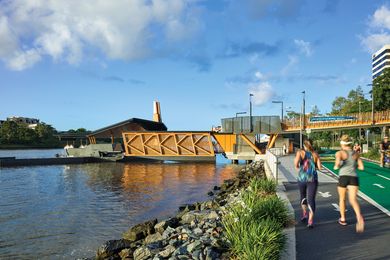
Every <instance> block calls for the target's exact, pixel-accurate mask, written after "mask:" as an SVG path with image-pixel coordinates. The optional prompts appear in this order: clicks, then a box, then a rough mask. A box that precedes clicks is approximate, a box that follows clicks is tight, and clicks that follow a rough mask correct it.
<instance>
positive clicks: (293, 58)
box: [281, 55, 299, 76]
mask: <svg viewBox="0 0 390 260" xmlns="http://www.w3.org/2000/svg"><path fill="white" fill-rule="evenodd" d="M298 62H299V58H298V57H297V56H294V55H289V56H288V63H287V65H286V66H284V67H283V68H282V70H281V75H282V76H286V75H287V74H288V73H289V72H290V71H291V70H293V69H294V68H295V65H296V64H298Z"/></svg>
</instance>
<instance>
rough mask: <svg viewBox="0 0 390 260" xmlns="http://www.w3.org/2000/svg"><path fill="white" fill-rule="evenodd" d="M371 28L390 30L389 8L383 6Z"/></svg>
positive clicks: (376, 13) (375, 15) (376, 14)
mask: <svg viewBox="0 0 390 260" xmlns="http://www.w3.org/2000/svg"><path fill="white" fill-rule="evenodd" d="M371 26H373V27H380V28H382V27H384V28H386V29H388V30H390V10H389V9H388V7H387V6H385V5H383V6H381V7H380V8H379V9H378V10H376V11H375V13H374V15H373V16H372V19H371Z"/></svg>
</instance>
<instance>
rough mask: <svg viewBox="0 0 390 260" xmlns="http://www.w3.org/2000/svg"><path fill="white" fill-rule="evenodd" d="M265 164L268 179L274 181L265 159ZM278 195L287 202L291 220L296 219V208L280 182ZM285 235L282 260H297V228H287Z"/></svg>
mask: <svg viewBox="0 0 390 260" xmlns="http://www.w3.org/2000/svg"><path fill="white" fill-rule="evenodd" d="M264 162H265V164H264V165H265V167H264V168H265V169H264V170H265V174H266V176H267V179H274V177H273V175H272V172H271V169H270V167H269V165H268V162H267V161H266V160H265V159H264ZM276 194H277V195H278V197H279V198H281V199H282V200H283V201H285V202H286V205H287V208H288V212H289V216H290V218H291V219H295V214H294V208H293V207H292V205H291V203H290V201H289V199H288V198H287V194H286V188H285V187H284V185H283V184H282V183H279V182H278V185H277V188H276ZM283 233H284V234H285V236H286V245H285V248H284V250H283V252H282V255H281V257H280V259H281V260H295V259H296V256H297V255H296V238H295V226H294V225H291V226H290V227H288V228H285V229H284V230H283Z"/></svg>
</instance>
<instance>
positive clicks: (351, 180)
mask: <svg viewBox="0 0 390 260" xmlns="http://www.w3.org/2000/svg"><path fill="white" fill-rule="evenodd" d="M348 185H351V186H359V178H358V177H354V176H340V178H339V184H338V186H339V187H343V188H346V187H347V186H348Z"/></svg>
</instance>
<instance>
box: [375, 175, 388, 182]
mask: <svg viewBox="0 0 390 260" xmlns="http://www.w3.org/2000/svg"><path fill="white" fill-rule="evenodd" d="M376 176H379V177H382V178H383V179H386V180H388V181H390V178H388V177H385V176H383V175H380V174H376Z"/></svg>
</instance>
